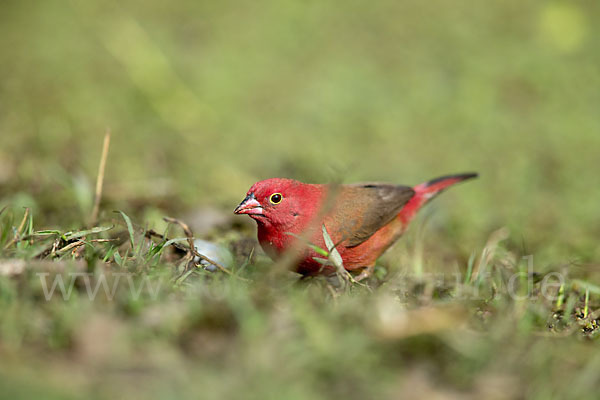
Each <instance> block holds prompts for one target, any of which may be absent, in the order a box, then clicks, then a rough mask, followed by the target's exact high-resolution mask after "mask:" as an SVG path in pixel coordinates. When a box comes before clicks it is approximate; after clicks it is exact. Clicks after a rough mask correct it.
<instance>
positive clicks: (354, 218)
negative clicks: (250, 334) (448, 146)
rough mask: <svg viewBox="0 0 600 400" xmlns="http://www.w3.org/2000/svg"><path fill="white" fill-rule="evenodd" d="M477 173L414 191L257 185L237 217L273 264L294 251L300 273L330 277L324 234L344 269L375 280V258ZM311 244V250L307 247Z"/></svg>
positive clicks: (275, 181) (384, 186)
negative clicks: (247, 222) (250, 227)
mask: <svg viewBox="0 0 600 400" xmlns="http://www.w3.org/2000/svg"><path fill="white" fill-rule="evenodd" d="M477 176H478V174H477V173H462V174H454V175H446V176H442V177H439V178H435V179H432V180H429V181H427V182H424V183H421V184H419V185H416V186H412V187H411V186H405V185H395V184H389V183H370V182H367V183H354V184H308V183H303V182H300V181H297V180H294V179H287V178H270V179H266V180H262V181H259V182H256V183H255V184H254V185H252V187H250V189H249V190H248V192H247V193H246V197H245V198H244V200H243V201H242V202H241V203H240V204H239V205H238V206H237V207H236V208H235V210H234V213H235V214H246V215H248V216H249V217H250V218H252V219H253V220H254V221H256V223H257V236H258V241H259V243H260V245H261V247H262V248H263V250H264V251H265V253H266V254H267V255H269V256H270V257H271V258H272V259H273V260H276V259H277V258H278V257H280V256H282V255H283V254H284V253H285V252H286V251H295V252H296V253H297V254H296V255H295V259H296V261H297V262H296V265H295V269H296V272H298V273H300V274H302V275H304V276H312V275H320V274H324V275H328V274H329V275H331V274H334V273H335V271H336V270H335V267H334V266H332V265H327V264H325V265H324V263H323V262H319V257H322V256H320V255H319V252H318V249H315V246H316V247H319V248H321V249H327V250H329V251H331V250H332V249H331V248H328V247H327V246H326V242H325V240H326V238H325V235H324V233H323V230H322V229H324V230H326V232H327V234H328V235H329V237H330V239H331V241H332V242H333V243H334V244H335V245H334V247H335V249H336V250H337V252H338V253H339V255H340V256H341V259H342V261H343V267H344V269H345V270H346V271H349V272H353V273H354V272H356V273H358V272H360V274H359V275H358V278H357V280H362V279H365V278H368V277H370V276H371V274H372V272H373V269H374V267H375V262H376V261H377V259H378V258H379V257H380V256H381V255H382V254H383V253H384V252H385V251H386V250H387V249H388V248H390V247H391V246H392V245H393V244H394V243H395V242H396V241H397V240H398V239H399V238H400V237H401V236H402V235H403V234H404V233H405V232H406V230H407V228H408V226H409V224H410V222H411V220H412V219H413V218H414V217H415V215H416V213H417V211H419V209H421V207H423V206H424V205H425V204H427V203H428V202H429V201H430V200H432V199H433V198H434V197H436V196H437V195H438V194H440V193H441V192H442V191H444V190H445V189H447V188H448V187H450V186H453V185H455V184H457V183H460V182H463V181H466V180H469V179H473V178H476V177H477ZM303 240H304V241H308V242H309V244H311V245H312V246H307V245H303V243H302V241H303Z"/></svg>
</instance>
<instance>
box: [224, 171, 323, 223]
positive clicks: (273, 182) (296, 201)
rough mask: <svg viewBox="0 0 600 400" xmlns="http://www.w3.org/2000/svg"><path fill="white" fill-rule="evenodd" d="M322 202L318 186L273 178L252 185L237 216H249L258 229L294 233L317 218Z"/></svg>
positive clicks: (238, 207)
mask: <svg viewBox="0 0 600 400" xmlns="http://www.w3.org/2000/svg"><path fill="white" fill-rule="evenodd" d="M320 199H321V188H320V186H319V185H308V184H305V183H302V182H298V181H295V180H293V179H284V178H272V179H267V180H264V181H260V182H257V183H255V184H254V185H252V187H251V188H250V190H248V193H246V198H245V199H244V200H243V201H242V202H241V203H240V205H239V206H237V208H236V209H235V211H234V212H235V213H236V214H248V216H250V217H251V218H252V219H254V220H255V221H256V222H257V223H258V224H259V225H263V226H265V227H273V228H277V229H278V230H281V231H282V232H283V231H289V232H293V231H296V229H293V228H298V227H299V226H301V225H304V223H305V222H306V221H308V220H309V219H310V218H311V217H312V216H313V215H314V211H315V210H317V209H318V208H319V206H320Z"/></svg>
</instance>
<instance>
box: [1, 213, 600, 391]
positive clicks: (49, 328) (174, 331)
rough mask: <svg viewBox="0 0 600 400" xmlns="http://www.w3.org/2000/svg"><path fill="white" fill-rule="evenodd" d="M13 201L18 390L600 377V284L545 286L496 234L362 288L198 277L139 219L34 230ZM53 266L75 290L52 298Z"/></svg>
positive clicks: (7, 346)
mask: <svg viewBox="0 0 600 400" xmlns="http://www.w3.org/2000/svg"><path fill="white" fill-rule="evenodd" d="M13 213H14V211H13V210H7V211H6V212H5V215H4V216H3V217H2V224H1V225H0V227H1V228H2V242H1V243H0V248H2V252H1V253H0V269H1V270H2V272H3V273H2V276H0V303H1V307H0V319H1V320H2V329H1V330H0V343H1V346H0V352H1V353H2V355H3V359H4V360H7V362H4V363H3V365H2V367H0V376H1V377H2V378H1V379H2V383H3V387H4V388H6V389H5V391H4V392H3V394H6V393H8V395H7V396H9V397H11V398H15V397H17V398H19V397H23V398H28V397H31V396H33V395H36V394H37V393H45V395H44V396H46V395H47V396H52V395H55V396H56V397H57V398H63V397H64V398H69V397H72V396H74V397H82V396H85V397H89V396H91V397H95V398H109V397H113V396H117V395H118V396H126V397H130V396H133V397H136V398H137V397H139V398H142V397H144V398H148V397H150V398H171V397H184V398H187V397H190V398H192V397H198V396H199V397H201V398H223V397H240V396H241V397H244V398H282V397H283V398H331V397H339V396H345V397H348V398H357V399H358V398H373V397H389V398H396V397H398V396H408V395H411V396H426V395H427V396H430V395H433V394H435V393H437V394H439V395H444V396H450V395H455V396H472V397H477V398H481V397H485V398H489V397H493V396H496V397H498V398H519V397H520V396H524V395H526V396H527V397H528V398H548V396H550V397H553V398H581V397H586V395H587V394H589V393H591V392H593V391H594V390H595V387H596V386H595V385H596V384H597V378H596V375H595V372H594V371H595V370H596V368H597V367H598V362H599V359H598V358H597V357H593V356H592V357H590V354H593V350H592V349H593V348H594V347H595V345H596V343H595V342H596V341H597V337H598V335H597V331H598V330H597V328H598V325H597V324H598V313H597V312H596V311H597V310H598V295H600V292H599V291H598V287H597V286H594V285H593V284H590V283H588V282H587V281H585V280H582V279H579V278H581V277H578V276H573V275H571V274H570V273H567V274H565V275H564V277H565V278H566V279H565V281H564V283H563V286H562V289H560V287H559V285H558V284H556V282H555V281H551V282H552V283H553V285H550V286H548V287H547V288H546V289H543V285H542V284H543V282H544V281H543V277H542V276H541V275H535V276H534V275H529V274H528V272H527V265H526V263H523V262H521V261H520V260H519V255H518V254H515V253H514V252H511V251H509V250H508V249H506V248H505V247H504V246H502V245H501V243H498V241H499V240H501V239H502V237H501V236H500V235H496V236H497V238H496V239H490V242H489V243H488V245H487V247H485V248H484V249H480V251H481V254H480V255H478V256H477V257H476V258H477V260H476V261H474V260H475V258H474V259H473V261H472V262H471V268H470V271H472V274H471V275H470V276H469V275H465V274H464V273H463V271H465V270H469V269H468V268H467V265H464V266H462V265H460V266H458V267H459V268H458V269H457V270H456V273H457V275H452V274H450V273H447V272H446V273H445V274H435V273H433V272H431V271H430V273H427V274H421V275H420V276H417V275H415V274H413V273H412V271H411V266H412V265H413V264H414V258H413V256H410V255H405V256H404V257H401V258H399V259H398V260H396V263H394V265H390V264H387V263H382V265H381V266H380V268H381V270H382V271H386V269H385V268H384V267H386V268H387V271H388V272H387V273H386V274H385V276H384V277H383V278H381V279H371V281H370V282H369V283H368V286H365V285H358V284H353V285H351V286H349V287H346V289H337V290H335V289H333V288H332V287H328V286H329V284H328V283H327V281H326V280H324V279H312V280H309V281H304V282H299V281H298V280H297V278H296V277H295V276H294V275H293V274H291V273H290V274H289V275H288V274H283V275H282V274H281V273H278V272H277V270H276V269H274V267H273V265H272V264H271V263H270V262H269V261H268V260H266V259H265V258H264V256H262V257H261V256H255V257H253V258H252V262H251V264H252V265H251V267H245V268H243V269H242V268H240V266H241V264H242V263H243V262H244V260H245V257H247V255H245V254H238V257H237V258H238V260H239V264H237V265H238V266H233V268H231V270H230V273H229V274H225V273H222V272H214V273H210V272H207V271H204V270H203V269H202V268H198V267H195V266H190V265H189V263H188V261H189V257H188V255H186V251H185V240H186V239H185V238H184V237H181V238H179V241H176V240H172V241H171V242H169V243H167V239H166V238H161V239H150V238H148V236H147V235H146V231H144V230H143V229H139V228H134V227H133V224H132V223H131V222H130V221H129V219H128V218H126V219H125V221H128V222H127V223H125V222H122V221H120V220H118V219H115V220H113V221H111V223H112V224H114V225H115V227H113V228H110V227H109V229H107V228H97V229H91V230H86V231H81V232H68V233H63V232H58V231H57V232H48V231H42V232H39V231H36V230H35V229H34V226H33V220H31V219H29V217H27V216H26V217H27V218H25V219H24V220H25V221H29V222H26V223H25V224H23V228H22V229H19V226H17V225H15V224H14V221H16V220H19V218H17V219H15V218H14V214H13ZM17 214H18V213H17ZM123 215H124V214H123ZM18 216H20V215H18ZM107 222H108V221H107ZM128 227H129V228H130V229H129V232H128ZM172 230H173V229H172ZM154 237H156V236H154ZM13 239H16V240H13ZM181 242H183V243H184V244H179V245H178V248H177V249H176V248H173V247H172V246H171V244H172V243H181ZM231 244H232V245H233V244H235V243H231ZM232 247H233V246H232ZM63 249H65V250H63ZM118 254H120V255H119V256H118ZM101 260H106V262H102V261H101ZM482 260H485V261H482ZM20 262H22V267H21V268H20V269H18V268H17V269H15V267H14V265H18V264H19V263H20ZM428 262H429V263H431V264H434V263H438V264H440V265H442V264H444V261H443V260H442V259H441V258H439V256H437V255H434V256H431V257H428ZM9 266H10V267H11V268H9ZM186 266H187V268H191V270H190V271H189V272H186ZM518 272H523V274H522V275H521V276H520V277H519V276H517V279H516V280H515V279H513V284H514V286H509V285H510V283H511V277H513V276H515V273H518ZM557 272H562V273H564V269H563V270H557ZM73 273H76V275H73ZM57 276H58V277H61V279H62V282H64V283H63V284H64V290H63V291H61V288H60V286H56V288H55V292H54V294H53V295H50V294H49V293H51V292H50V290H51V287H52V285H53V282H54V280H55V279H56V277H57ZM71 280H72V281H71ZM103 285H104V286H103ZM70 287H71V289H70V291H69V288H70ZM511 288H512V289H511ZM528 288H529V289H528ZM510 290H512V292H511V291H510ZM528 290H530V292H529V293H528ZM541 290H547V292H546V293H545V294H546V295H545V296H544V295H543V294H544V292H541ZM67 293H70V295H67ZM511 293H512V295H511ZM557 360H561V362H557ZM31 376H35V382H36V385H34V386H30V385H29V384H28V383H26V382H27V380H28V379H29V378H28V377H31ZM7 398H8V397H7Z"/></svg>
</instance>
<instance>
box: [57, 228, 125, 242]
mask: <svg viewBox="0 0 600 400" xmlns="http://www.w3.org/2000/svg"><path fill="white" fill-rule="evenodd" d="M113 228H114V226H105V227H101V226H97V227H95V228H92V229H87V230H85V231H76V232H67V233H65V234H64V235H63V236H62V238H63V239H64V240H65V241H67V240H73V239H77V238H80V237H83V236H88V235H95V234H97V233H101V232H106V231H109V230H111V229H113ZM49 232H50V231H49Z"/></svg>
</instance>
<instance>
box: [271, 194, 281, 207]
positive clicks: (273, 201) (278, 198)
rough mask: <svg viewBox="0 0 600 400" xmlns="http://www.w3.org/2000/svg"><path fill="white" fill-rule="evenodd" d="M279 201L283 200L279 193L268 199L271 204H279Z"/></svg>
mask: <svg viewBox="0 0 600 400" xmlns="http://www.w3.org/2000/svg"><path fill="white" fill-rule="evenodd" d="M281 200H283V196H282V195H281V193H273V194H272V195H271V196H270V197H269V201H270V202H271V204H279V203H281Z"/></svg>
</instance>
